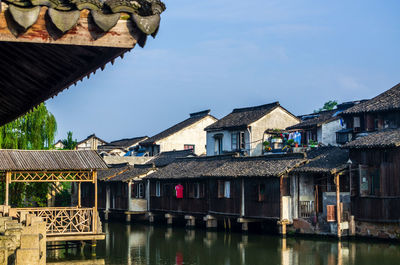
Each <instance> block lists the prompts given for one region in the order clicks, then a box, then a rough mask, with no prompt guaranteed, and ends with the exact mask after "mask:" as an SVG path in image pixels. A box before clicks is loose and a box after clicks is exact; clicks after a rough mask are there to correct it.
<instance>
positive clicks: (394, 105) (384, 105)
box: [343, 84, 400, 115]
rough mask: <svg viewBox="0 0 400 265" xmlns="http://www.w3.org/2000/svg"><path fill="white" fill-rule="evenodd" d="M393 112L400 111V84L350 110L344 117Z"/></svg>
mask: <svg viewBox="0 0 400 265" xmlns="http://www.w3.org/2000/svg"><path fill="white" fill-rule="evenodd" d="M392 110H400V84H397V85H395V86H394V87H392V88H391V89H389V90H387V91H385V92H383V93H382V94H380V95H378V96H376V97H374V98H372V99H370V100H368V101H365V102H363V103H360V104H358V105H356V106H354V107H352V108H349V109H348V110H346V111H344V112H343V115H352V114H359V113H366V112H381V111H392Z"/></svg>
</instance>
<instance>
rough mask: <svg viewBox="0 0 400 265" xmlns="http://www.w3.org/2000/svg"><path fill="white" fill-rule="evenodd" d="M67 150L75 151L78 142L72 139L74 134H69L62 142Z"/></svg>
mask: <svg viewBox="0 0 400 265" xmlns="http://www.w3.org/2000/svg"><path fill="white" fill-rule="evenodd" d="M61 142H62V143H63V145H64V149H65V150H74V149H75V147H76V144H77V143H78V141H77V140H76V139H75V140H73V138H72V132H71V131H69V132H67V139H64V140H61Z"/></svg>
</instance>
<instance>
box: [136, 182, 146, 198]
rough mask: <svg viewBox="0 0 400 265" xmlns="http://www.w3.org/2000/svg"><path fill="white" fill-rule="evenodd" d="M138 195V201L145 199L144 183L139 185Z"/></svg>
mask: <svg viewBox="0 0 400 265" xmlns="http://www.w3.org/2000/svg"><path fill="white" fill-rule="evenodd" d="M136 193H137V196H136V198H138V199H143V198H144V197H145V194H144V184H143V183H141V182H140V183H137V188H136Z"/></svg>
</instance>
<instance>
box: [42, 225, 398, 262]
mask: <svg viewBox="0 0 400 265" xmlns="http://www.w3.org/2000/svg"><path fill="white" fill-rule="evenodd" d="M103 229H104V231H105V232H106V233H107V239H106V240H105V241H101V242H98V244H97V247H96V252H92V250H91V248H90V247H86V248H84V249H79V248H75V249H74V248H70V249H68V250H65V249H61V250H52V251H48V258H47V261H48V262H50V264H115V265H117V264H129V265H130V264H132V265H181V264H185V265H244V264H248V265H261V264H263V265H265V264H272V265H273V264H283V265H292V264H293V265H298V264H307V265H325V264H326V265H334V264H335V265H336V264H337V265H342V264H343V265H347V264H351V265H353V264H354V265H386V264H387V265H389V264H390V265H398V264H400V245H398V244H390V243H377V242H369V241H368V240H363V241H361V240H360V241H355V242H354V241H352V242H347V241H345V242H342V243H338V242H337V241H336V240H330V239H329V238H326V239H305V238H287V239H282V238H280V237H279V236H268V235H258V234H249V235H243V234H240V233H224V232H207V231H205V230H186V229H185V228H167V227H159V226H145V225H126V224H123V223H108V224H104V228H103ZM67 261H69V262H68V263H66V262H67Z"/></svg>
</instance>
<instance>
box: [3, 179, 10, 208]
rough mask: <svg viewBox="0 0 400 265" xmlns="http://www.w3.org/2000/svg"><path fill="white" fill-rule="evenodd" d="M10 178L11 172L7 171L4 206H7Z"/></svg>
mask: <svg viewBox="0 0 400 265" xmlns="http://www.w3.org/2000/svg"><path fill="white" fill-rule="evenodd" d="M10 176H11V172H10V171H7V172H6V197H5V199H4V204H5V205H6V206H8V205H9V202H8V197H9V193H10V191H9V184H10V178H11V177H10Z"/></svg>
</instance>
